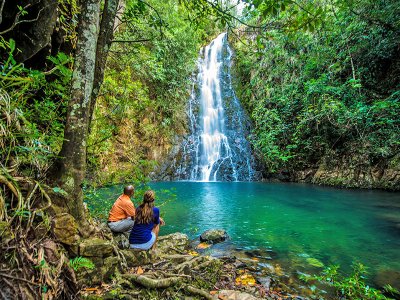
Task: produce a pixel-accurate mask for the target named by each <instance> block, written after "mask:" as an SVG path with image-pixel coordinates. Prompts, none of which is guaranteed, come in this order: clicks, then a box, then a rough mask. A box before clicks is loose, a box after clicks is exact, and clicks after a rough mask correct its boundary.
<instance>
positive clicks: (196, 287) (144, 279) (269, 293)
mask: <svg viewBox="0 0 400 300" xmlns="http://www.w3.org/2000/svg"><path fill="white" fill-rule="evenodd" d="M102 231H103V232H105V233H106V234H105V236H104V239H100V238H90V239H86V240H81V241H79V242H75V243H73V244H71V245H70V247H69V251H70V254H71V256H79V257H84V258H88V259H90V260H91V261H92V262H93V263H94V265H95V268H93V269H87V268H80V269H79V270H78V271H77V280H78V283H79V286H80V287H81V291H80V295H81V297H82V298H86V299H237V300H257V299H270V300H272V299H322V298H321V296H320V295H316V294H314V292H312V291H311V289H310V288H309V287H307V286H305V285H298V284H297V283H296V282H294V281H293V279H292V278H290V276H288V275H286V274H284V273H283V272H282V270H281V269H280V268H279V267H278V266H276V268H273V269H271V268H260V267H259V266H258V261H257V259H256V258H252V257H246V255H244V254H243V253H242V255H240V254H238V255H233V254H232V253H230V254H229V255H221V256H219V257H211V256H209V255H207V248H209V247H212V242H213V241H210V240H209V241H207V242H201V243H200V241H197V242H194V243H193V241H192V242H191V241H189V239H188V237H187V236H186V235H184V234H182V233H173V234H169V235H166V236H160V237H159V240H158V247H157V250H156V251H134V250H129V249H127V247H128V246H129V243H128V240H127V238H126V237H125V236H124V235H123V234H118V235H113V234H111V232H109V231H108V230H107V229H106V226H103V230H102Z"/></svg>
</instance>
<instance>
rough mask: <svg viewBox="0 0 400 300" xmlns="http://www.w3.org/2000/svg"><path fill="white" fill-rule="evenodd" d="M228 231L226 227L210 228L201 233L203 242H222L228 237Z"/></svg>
mask: <svg viewBox="0 0 400 300" xmlns="http://www.w3.org/2000/svg"><path fill="white" fill-rule="evenodd" d="M228 238H229V236H228V233H227V232H226V231H225V230H224V229H210V230H207V231H204V232H203V233H202V234H201V235H200V241H201V242H208V243H212V244H216V243H220V242H223V241H225V240H226V239H228Z"/></svg>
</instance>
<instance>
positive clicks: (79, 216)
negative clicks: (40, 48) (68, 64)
mask: <svg viewBox="0 0 400 300" xmlns="http://www.w3.org/2000/svg"><path fill="white" fill-rule="evenodd" d="M99 20H100V0H84V1H82V2H81V14H80V18H79V23H78V35H77V38H78V41H77V46H76V50H75V55H74V68H73V76H72V82H71V98H70V100H69V103H68V110H67V120H66V125H65V129H64V143H63V145H62V149H61V152H60V156H61V160H60V165H59V169H58V170H57V174H56V176H57V179H58V181H59V183H60V185H61V186H62V187H63V188H64V189H65V190H66V191H67V192H68V193H69V196H70V197H71V200H70V201H69V203H66V206H67V207H68V209H69V212H70V213H71V214H72V215H73V216H74V217H75V218H76V220H78V221H80V222H84V221H85V219H86V218H85V215H84V212H85V210H84V207H83V191H82V183H83V180H84V178H85V175H86V142H87V136H88V125H89V118H90V114H89V109H90V102H91V95H92V90H93V82H94V75H95V65H96V45H97V40H98V34H99Z"/></svg>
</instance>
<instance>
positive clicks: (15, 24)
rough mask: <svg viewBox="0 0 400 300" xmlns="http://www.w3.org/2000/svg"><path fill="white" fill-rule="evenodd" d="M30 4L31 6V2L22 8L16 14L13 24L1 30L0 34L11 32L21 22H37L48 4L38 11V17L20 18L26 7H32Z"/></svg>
mask: <svg viewBox="0 0 400 300" xmlns="http://www.w3.org/2000/svg"><path fill="white" fill-rule="evenodd" d="M30 6H31V4H27V5H25V6H24V7H23V8H22V10H20V11H19V12H18V13H17V14H16V15H15V19H14V22H13V24H12V25H11V26H10V27H9V28H8V29H6V30H4V31H1V32H0V35H3V34H5V33H7V32H9V31H11V30H13V29H14V28H15V26H17V25H18V24H21V23H30V22H35V21H37V20H38V19H39V16H40V14H41V12H42V11H43V10H44V9H45V8H46V6H44V7H42V8H41V9H40V10H39V12H38V14H37V16H36V18H34V19H31V20H20V19H19V18H20V17H21V14H22V12H23V11H24V10H25V9H26V8H28V7H30Z"/></svg>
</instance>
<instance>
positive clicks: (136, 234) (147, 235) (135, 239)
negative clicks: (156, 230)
mask: <svg viewBox="0 0 400 300" xmlns="http://www.w3.org/2000/svg"><path fill="white" fill-rule="evenodd" d="M157 224H160V210H159V209H158V207H153V220H152V222H150V223H149V224H137V223H136V221H135V225H133V228H132V231H131V234H130V235H129V243H130V244H144V243H147V242H148V241H150V240H151V231H152V230H153V227H154V225H157Z"/></svg>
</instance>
